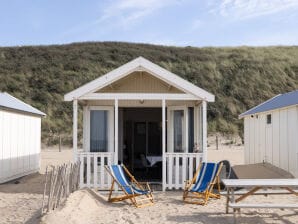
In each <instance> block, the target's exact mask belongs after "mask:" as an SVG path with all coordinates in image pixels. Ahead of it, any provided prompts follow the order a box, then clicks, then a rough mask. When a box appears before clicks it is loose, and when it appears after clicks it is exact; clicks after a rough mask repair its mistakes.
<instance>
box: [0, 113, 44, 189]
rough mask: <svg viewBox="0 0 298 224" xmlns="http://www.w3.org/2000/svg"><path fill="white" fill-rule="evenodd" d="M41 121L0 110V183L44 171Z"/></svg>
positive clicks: (34, 117) (38, 118) (33, 117)
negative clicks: (42, 166) (42, 165)
mask: <svg viewBox="0 0 298 224" xmlns="http://www.w3.org/2000/svg"><path fill="white" fill-rule="evenodd" d="M40 127H41V118H40V117H36V116H30V115H26V114H21V113H14V112H12V111H5V110H0V183H3V182H6V181H9V180H11V179H14V178H17V177H20V176H23V175H26V174H29V173H31V172H35V171H37V170H38V169H39V167H40V160H39V158H40Z"/></svg>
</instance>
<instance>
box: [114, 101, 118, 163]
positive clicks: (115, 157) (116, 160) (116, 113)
mask: <svg viewBox="0 0 298 224" xmlns="http://www.w3.org/2000/svg"><path fill="white" fill-rule="evenodd" d="M114 125H115V128H114V130H115V144H114V145H115V154H114V164H118V99H115V121H114Z"/></svg>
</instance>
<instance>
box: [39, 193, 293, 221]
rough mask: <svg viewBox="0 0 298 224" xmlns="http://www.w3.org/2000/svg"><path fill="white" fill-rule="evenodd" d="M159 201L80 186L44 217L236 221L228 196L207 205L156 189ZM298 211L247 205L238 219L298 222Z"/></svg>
mask: <svg viewBox="0 0 298 224" xmlns="http://www.w3.org/2000/svg"><path fill="white" fill-rule="evenodd" d="M154 196H155V201H156V203H155V204H154V205H153V206H150V207H145V208H135V207H132V206H131V205H130V204H128V203H127V202H120V203H113V204H111V203H108V202H106V197H107V194H106V193H96V194H95V193H94V192H92V191H91V193H90V190H87V189H86V190H80V191H77V192H75V193H73V194H72V195H71V196H70V198H69V199H68V201H67V202H66V205H65V206H64V207H63V208H62V209H61V210H57V211H54V212H52V213H49V214H48V215H46V216H44V217H43V218H42V223H44V224H54V223H75V224H79V223H86V224H95V223H115V224H126V223H128V224H133V223H144V224H145V223H152V224H158V223H163V224H168V223H202V224H203V223H204V224H205V223H206V224H207V223H208V224H219V223H233V214H225V199H224V198H221V199H219V200H210V202H209V203H208V204H207V205H206V206H200V205H193V204H185V203H183V202H182V200H181V199H182V194H181V192H179V191H171V192H166V193H163V192H155V193H154ZM278 200H280V201H281V202H282V201H286V202H288V203H295V202H296V203H298V200H297V199H296V198H294V197H292V198H291V199H290V200H289V197H287V196H282V197H281V196H274V197H270V199H269V198H265V197H263V196H254V197H252V198H250V200H249V201H254V202H256V201H265V202H266V201H267V202H268V201H275V202H276V201H278ZM297 222H298V212H295V211H292V210H284V211H281V210H270V209H245V210H243V212H242V213H241V214H240V215H237V223H253V224H257V223H280V224H282V223H287V224H289V223H292V224H294V223H297Z"/></svg>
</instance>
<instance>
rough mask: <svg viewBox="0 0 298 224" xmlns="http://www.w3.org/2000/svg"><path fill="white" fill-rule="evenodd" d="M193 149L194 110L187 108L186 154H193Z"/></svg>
mask: <svg viewBox="0 0 298 224" xmlns="http://www.w3.org/2000/svg"><path fill="white" fill-rule="evenodd" d="M193 147H194V109H193V107H189V108H188V152H193Z"/></svg>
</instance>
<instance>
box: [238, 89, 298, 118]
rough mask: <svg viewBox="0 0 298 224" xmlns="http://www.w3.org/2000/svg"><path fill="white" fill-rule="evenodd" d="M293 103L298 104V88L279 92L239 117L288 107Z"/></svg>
mask: <svg viewBox="0 0 298 224" xmlns="http://www.w3.org/2000/svg"><path fill="white" fill-rule="evenodd" d="M292 105H298V90H296V91H293V92H289V93H285V94H279V95H277V96H275V97H273V98H271V99H269V100H267V101H265V102H264V103H261V104H260V105H258V106H256V107H254V108H252V109H250V110H248V111H246V112H244V113H242V114H240V115H239V118H242V117H245V116H247V115H251V114H256V113H261V112H265V111H270V110H275V109H279V108H283V107H288V106H292Z"/></svg>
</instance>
